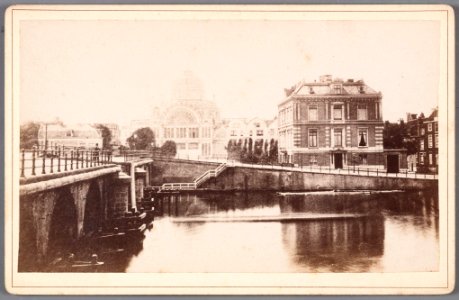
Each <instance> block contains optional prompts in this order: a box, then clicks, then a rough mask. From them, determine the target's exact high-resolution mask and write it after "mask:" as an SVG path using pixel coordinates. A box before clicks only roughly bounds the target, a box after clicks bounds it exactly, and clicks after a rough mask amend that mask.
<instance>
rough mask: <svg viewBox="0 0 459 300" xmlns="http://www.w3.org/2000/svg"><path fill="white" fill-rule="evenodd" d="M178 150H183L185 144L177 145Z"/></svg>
mask: <svg viewBox="0 0 459 300" xmlns="http://www.w3.org/2000/svg"><path fill="white" fill-rule="evenodd" d="M177 149H178V150H185V143H177Z"/></svg>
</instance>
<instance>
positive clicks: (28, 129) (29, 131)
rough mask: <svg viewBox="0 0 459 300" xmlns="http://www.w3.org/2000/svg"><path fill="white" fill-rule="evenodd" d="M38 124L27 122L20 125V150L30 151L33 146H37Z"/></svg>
mask: <svg viewBox="0 0 459 300" xmlns="http://www.w3.org/2000/svg"><path fill="white" fill-rule="evenodd" d="M39 129H40V124H39V123H36V122H28V123H26V124H24V125H21V128H20V147H21V149H31V148H32V147H33V146H34V145H38V130H39Z"/></svg>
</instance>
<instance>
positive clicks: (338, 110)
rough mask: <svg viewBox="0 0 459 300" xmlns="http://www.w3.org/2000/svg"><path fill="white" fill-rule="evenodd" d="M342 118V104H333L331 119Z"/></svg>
mask: <svg viewBox="0 0 459 300" xmlns="http://www.w3.org/2000/svg"><path fill="white" fill-rule="evenodd" d="M342 119H343V106H342V105H333V120H342Z"/></svg>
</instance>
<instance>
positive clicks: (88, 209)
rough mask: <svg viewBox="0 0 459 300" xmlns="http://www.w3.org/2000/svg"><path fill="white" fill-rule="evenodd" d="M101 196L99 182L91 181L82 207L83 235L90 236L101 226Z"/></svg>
mask: <svg viewBox="0 0 459 300" xmlns="http://www.w3.org/2000/svg"><path fill="white" fill-rule="evenodd" d="M102 216H103V214H102V196H101V192H100V189H99V183H98V182H97V181H92V182H91V184H90V186H89V189H88V193H87V194H86V203H85V207H84V218H83V235H84V236H90V235H92V234H93V233H95V232H97V231H98V229H99V227H100V226H102V219H103V218H102Z"/></svg>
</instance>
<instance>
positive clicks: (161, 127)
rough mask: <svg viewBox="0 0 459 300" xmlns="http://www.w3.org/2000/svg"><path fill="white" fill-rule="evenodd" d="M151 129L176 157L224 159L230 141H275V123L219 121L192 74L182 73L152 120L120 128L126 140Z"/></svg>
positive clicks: (155, 111) (242, 120)
mask: <svg viewBox="0 0 459 300" xmlns="http://www.w3.org/2000/svg"><path fill="white" fill-rule="evenodd" d="M142 127H150V128H151V129H152V130H153V132H154V133H155V138H156V146H161V145H162V144H163V143H164V142H165V141H167V140H172V141H174V142H175V143H176V145H177V155H178V156H179V157H190V158H199V157H202V158H226V157H227V151H226V146H227V144H228V141H229V140H230V139H240V138H246V137H252V138H253V139H257V138H261V139H271V138H274V139H277V122H276V119H274V120H269V121H267V120H262V119H259V118H253V119H243V118H239V119H236V118H232V119H222V118H221V117H220V113H219V110H218V107H217V106H216V104H215V103H214V102H213V101H210V100H207V99H206V98H205V96H204V89H203V85H202V83H201V81H200V80H199V79H198V78H196V76H194V74H193V73H192V72H185V73H184V74H183V76H182V77H181V78H180V79H178V80H177V81H176V82H175V84H174V87H173V92H172V101H171V102H170V104H169V105H167V106H165V107H155V108H154V109H153V113H152V117H151V118H150V119H146V120H133V121H132V122H131V124H130V126H128V127H127V128H124V129H123V137H122V139H123V140H124V141H125V140H126V139H127V138H128V137H129V136H130V135H131V134H132V133H133V132H134V131H135V130H136V129H139V128H142Z"/></svg>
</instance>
